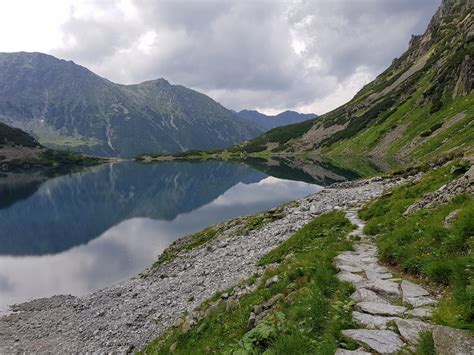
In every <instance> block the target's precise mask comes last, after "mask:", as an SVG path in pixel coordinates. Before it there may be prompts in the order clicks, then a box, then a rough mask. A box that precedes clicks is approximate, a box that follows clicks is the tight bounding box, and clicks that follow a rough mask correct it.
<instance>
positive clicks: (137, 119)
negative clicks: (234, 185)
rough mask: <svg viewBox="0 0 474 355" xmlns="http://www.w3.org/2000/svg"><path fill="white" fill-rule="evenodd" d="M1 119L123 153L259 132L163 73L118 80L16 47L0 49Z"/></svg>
mask: <svg viewBox="0 0 474 355" xmlns="http://www.w3.org/2000/svg"><path fill="white" fill-rule="evenodd" d="M0 120H3V121H4V122H6V123H8V124H11V125H13V126H16V127H19V128H22V129H24V130H26V131H28V132H31V133H32V134H33V135H34V136H35V137H37V139H38V141H39V142H40V143H42V144H44V145H46V146H49V147H63V148H64V147H68V148H71V149H74V150H78V151H82V152H88V153H94V154H98V155H108V156H117V155H118V156H125V157H130V156H134V155H136V154H139V153H144V152H147V151H167V152H179V151H183V150H187V149H210V148H222V147H225V146H229V145H232V144H236V143H239V142H242V141H244V140H246V139H249V138H252V137H255V136H256V135H257V134H259V133H261V132H262V131H261V129H259V128H258V127H257V126H256V125H254V124H252V123H250V122H248V121H246V120H243V119H241V118H239V117H238V116H237V115H236V114H234V113H233V112H231V111H229V110H227V109H226V108H224V107H223V106H221V105H220V104H219V103H217V102H215V101H214V100H212V99H211V98H209V97H208V96H206V95H203V94H201V93H199V92H196V91H194V90H191V89H188V88H185V87H183V86H179V85H171V84H169V83H168V82H167V81H166V80H164V79H158V80H153V81H147V82H144V83H141V84H137V85H119V84H115V83H112V82H111V81H108V80H106V79H104V78H101V77H100V76H98V75H96V74H94V73H92V72H91V71H89V70H88V69H86V68H84V67H82V66H79V65H76V64H74V63H73V62H70V61H65V60H60V59H57V58H55V57H53V56H50V55H46V54H41V53H23V52H22V53H2V54H0Z"/></svg>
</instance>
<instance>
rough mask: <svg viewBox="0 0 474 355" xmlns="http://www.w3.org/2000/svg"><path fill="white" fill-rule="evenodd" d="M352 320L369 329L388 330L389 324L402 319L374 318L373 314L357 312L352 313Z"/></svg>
mask: <svg viewBox="0 0 474 355" xmlns="http://www.w3.org/2000/svg"><path fill="white" fill-rule="evenodd" d="M352 318H353V319H354V320H355V322H356V323H357V324H359V325H363V326H364V327H366V328H367V329H387V323H388V322H390V321H392V320H395V319H400V318H397V317H382V316H374V315H372V314H367V313H361V312H357V311H354V312H352Z"/></svg>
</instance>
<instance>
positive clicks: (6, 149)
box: [0, 122, 105, 172]
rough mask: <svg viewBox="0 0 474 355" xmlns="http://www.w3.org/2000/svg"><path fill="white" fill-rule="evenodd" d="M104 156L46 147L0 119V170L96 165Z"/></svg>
mask: <svg viewBox="0 0 474 355" xmlns="http://www.w3.org/2000/svg"><path fill="white" fill-rule="evenodd" d="M104 161H105V160H104V159H101V158H98V157H93V156H88V155H84V154H81V153H74V152H68V151H60V150H52V149H47V148H45V147H44V146H42V145H41V144H39V143H38V141H37V140H36V139H34V138H33V137H32V136H31V135H29V134H28V133H26V132H24V131H22V130H21V129H18V128H13V127H10V126H8V125H6V124H4V123H1V122H0V170H1V171H3V172H10V171H15V172H20V171H25V170H31V169H51V168H53V169H69V168H76V167H81V166H91V165H97V164H100V163H102V162H104Z"/></svg>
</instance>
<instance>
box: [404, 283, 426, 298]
mask: <svg viewBox="0 0 474 355" xmlns="http://www.w3.org/2000/svg"><path fill="white" fill-rule="evenodd" d="M400 287H401V288H402V293H403V297H420V296H429V295H430V293H429V292H428V291H427V290H425V289H424V288H423V287H421V286H419V285H417V284H414V283H413V282H410V281H406V280H403V281H402V283H401V284H400Z"/></svg>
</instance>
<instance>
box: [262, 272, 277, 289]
mask: <svg viewBox="0 0 474 355" xmlns="http://www.w3.org/2000/svg"><path fill="white" fill-rule="evenodd" d="M277 282H278V275H275V276H273V277H270V278H269V279H268V280H267V281H266V282H265V287H270V286H271V285H273V284H276V283H277Z"/></svg>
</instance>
